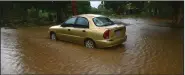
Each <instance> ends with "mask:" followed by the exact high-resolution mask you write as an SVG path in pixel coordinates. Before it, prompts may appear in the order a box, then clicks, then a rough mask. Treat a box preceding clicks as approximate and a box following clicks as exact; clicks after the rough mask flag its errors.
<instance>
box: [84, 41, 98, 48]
mask: <svg viewBox="0 0 185 75" xmlns="http://www.w3.org/2000/svg"><path fill="white" fill-rule="evenodd" d="M84 46H85V47H86V48H95V47H96V44H95V42H94V41H93V40H91V39H87V40H86V41H85V42H84Z"/></svg>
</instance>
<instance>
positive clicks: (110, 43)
mask: <svg viewBox="0 0 185 75" xmlns="http://www.w3.org/2000/svg"><path fill="white" fill-rule="evenodd" d="M126 40H127V35H125V36H124V38H119V39H116V40H111V41H110V40H97V41H95V43H96V46H97V47H99V48H105V47H113V46H116V45H119V44H122V43H123V42H125V41H126Z"/></svg>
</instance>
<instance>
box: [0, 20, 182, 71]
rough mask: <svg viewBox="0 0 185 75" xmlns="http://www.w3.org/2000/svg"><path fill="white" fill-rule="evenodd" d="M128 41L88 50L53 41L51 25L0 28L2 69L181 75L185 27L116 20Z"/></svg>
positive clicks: (146, 21) (71, 44)
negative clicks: (49, 27)
mask: <svg viewBox="0 0 185 75" xmlns="http://www.w3.org/2000/svg"><path fill="white" fill-rule="evenodd" d="M117 20H120V21H122V22H124V23H125V24H128V26H127V35H128V39H127V41H126V42H125V43H124V44H122V45H120V46H117V47H113V48H105V49H87V48H84V47H83V46H81V45H77V44H73V43H68V42H63V41H51V40H49V39H48V36H47V35H48V34H47V29H48V27H40V28H21V29H17V30H13V29H3V28H2V29H1V36H2V37H1V48H2V49H1V60H2V61H1V65H2V66H1V71H2V73H3V74H12V73H14V74H19V73H26V74H27V73H28V74H35V73H37V74H38V73H39V74H182V73H183V29H173V28H168V27H158V26H156V25H158V24H157V23H155V22H152V21H149V20H143V19H131V18H130V19H117Z"/></svg>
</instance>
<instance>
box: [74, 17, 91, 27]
mask: <svg viewBox="0 0 185 75" xmlns="http://www.w3.org/2000/svg"><path fill="white" fill-rule="evenodd" d="M74 27H78V28H88V27H89V22H88V20H87V19H86V18H84V17H79V18H78V19H77V21H76V24H75V25H74Z"/></svg>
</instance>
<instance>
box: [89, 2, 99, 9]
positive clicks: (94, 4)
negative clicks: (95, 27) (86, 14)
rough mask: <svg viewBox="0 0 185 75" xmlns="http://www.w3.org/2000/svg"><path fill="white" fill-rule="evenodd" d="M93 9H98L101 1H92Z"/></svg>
mask: <svg viewBox="0 0 185 75" xmlns="http://www.w3.org/2000/svg"><path fill="white" fill-rule="evenodd" d="M90 3H91V7H95V8H98V6H99V5H100V4H101V1H90Z"/></svg>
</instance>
